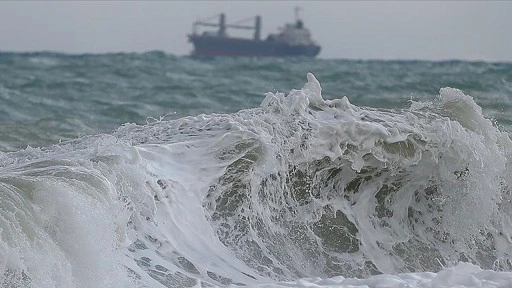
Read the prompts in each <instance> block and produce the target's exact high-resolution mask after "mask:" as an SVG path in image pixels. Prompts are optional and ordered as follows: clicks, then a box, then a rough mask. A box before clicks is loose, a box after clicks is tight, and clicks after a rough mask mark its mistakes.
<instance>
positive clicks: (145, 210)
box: [0, 74, 512, 288]
mask: <svg viewBox="0 0 512 288" xmlns="http://www.w3.org/2000/svg"><path fill="white" fill-rule="evenodd" d="M511 144H512V143H511V142H510V139H509V137H508V135H507V134H506V133H502V132H500V131H499V130H498V129H496V128H495V127H494V126H493V125H492V123H491V122H490V121H489V120H487V119H485V118H484V117H483V116H482V114H481V111H480V109H479V107H478V106H477V105H476V104H475V103H474V102H473V100H472V99H471V98H470V97H469V96H466V95H464V94H463V93H462V92H460V91H459V90H456V89H442V90H441V91H440V96H439V101H438V102H435V103H430V104H428V105H420V104H413V105H412V107H411V108H410V109H404V110H377V109H370V108H365V107H357V106H355V105H352V104H351V103H350V102H349V100H348V99H347V98H342V99H337V100H323V98H322V95H321V87H320V84H319V82H318V81H317V80H316V79H315V77H314V76H313V75H312V74H309V75H308V83H307V84H306V85H305V87H304V88H303V89H301V90H292V91H291V92H290V93H289V94H288V95H285V94H283V93H269V94H267V96H266V98H265V100H264V101H263V102H262V104H261V108H258V109H252V110H244V111H240V112H238V113H235V114H226V115H200V116H196V117H186V118H182V119H178V120H173V121H157V122H154V123H151V124H148V125H145V126H138V125H133V124H130V125H124V126H123V127H121V128H119V129H118V131H116V132H115V133H113V134H112V135H98V136H96V137H87V138H81V139H77V140H75V141H72V142H69V143H63V144H61V145H58V146H54V147H49V148H47V149H26V150H22V151H18V152H14V153H8V154H2V155H1V158H0V163H1V168H0V169H1V171H2V173H1V175H0V207H1V209H0V236H1V241H0V260H1V261H0V282H1V283H2V284H3V285H4V286H7V287H25V286H26V287H202V286H201V285H203V286H205V287H223V286H232V287H238V286H240V287H243V286H248V287H422V288H423V287H467V288H472V287H509V286H511V287H512V273H511V272H499V271H503V270H505V271H510V268H511V262H512V258H511V256H510V255H512V245H511V241H510V235H511V233H512V226H511V223H512V221H511V216H510V215H511V214H510V213H511V212H510V211H512V210H511V209H510V208H511V204H510V203H511V195H510V190H509V189H508V187H509V184H510V183H509V181H510V179H511V178H510V177H509V176H510V171H511V170H510V164H509V159H510V147H512V145H511ZM470 262H471V263H473V264H470Z"/></svg>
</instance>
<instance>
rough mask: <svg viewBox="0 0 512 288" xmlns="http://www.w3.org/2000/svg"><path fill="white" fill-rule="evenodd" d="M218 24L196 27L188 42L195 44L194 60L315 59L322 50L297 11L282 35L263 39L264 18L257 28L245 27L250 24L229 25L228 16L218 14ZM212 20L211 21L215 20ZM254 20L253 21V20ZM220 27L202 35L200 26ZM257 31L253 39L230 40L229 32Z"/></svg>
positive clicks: (257, 21)
mask: <svg viewBox="0 0 512 288" xmlns="http://www.w3.org/2000/svg"><path fill="white" fill-rule="evenodd" d="M215 18H218V22H217V23H212V22H208V21H209V20H206V21H196V22H194V24H193V26H192V34H190V35H188V39H189V41H190V42H192V44H193V45H194V50H193V52H192V56H193V57H194V56H195V57H215V56H231V57H290V56H292V57H293V56H296V57H300V56H302V57H315V56H316V55H318V53H319V52H320V49H321V47H320V46H319V45H317V44H316V43H315V42H314V41H313V40H312V39H311V33H310V32H309V30H308V29H307V28H306V27H304V23H303V22H302V20H301V19H300V18H299V16H298V9H295V23H293V24H290V23H287V24H285V26H284V27H283V28H281V29H280V31H279V33H276V34H270V35H268V37H266V38H265V39H264V40H263V39H261V16H255V17H254V25H247V24H243V22H245V21H247V20H248V19H246V20H243V21H238V22H236V23H233V24H226V16H225V15H224V13H221V14H220V15H216V16H215ZM211 19H212V18H210V21H211ZM250 19H252V18H250ZM201 26H203V27H218V30H216V31H204V32H202V33H199V32H198V28H199V27H201ZM228 28H231V29H249V30H254V35H253V37H252V38H241V37H230V36H229V35H228V33H227V29H228Z"/></svg>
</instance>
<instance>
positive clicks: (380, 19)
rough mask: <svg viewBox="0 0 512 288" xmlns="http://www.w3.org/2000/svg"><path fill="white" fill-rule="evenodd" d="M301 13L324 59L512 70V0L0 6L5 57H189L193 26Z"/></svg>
mask: <svg viewBox="0 0 512 288" xmlns="http://www.w3.org/2000/svg"><path fill="white" fill-rule="evenodd" d="M296 6H300V7H301V8H302V12H301V14H300V15H301V18H302V19H303V21H304V23H305V25H306V27H307V28H309V29H310V31H311V33H312V34H313V38H314V40H316V41H317V42H318V43H319V44H320V45H321V46H322V51H321V52H320V55H319V57H321V58H349V59H425V60H446V59H463V60H484V61H507V62H512V2H511V1H496V2H490V1H481V2H477V1H451V2H447V1H439V2H435V1H424V2H421V1H389V2H386V1H375V2H372V1H355V2H346V1H305V2H298V1H252V2H248V1H155V2H148V1H112V2H110V1H82V2H79V1H55V2H52V1H34V2H31V1H9V2H5V1H0V51H41V50H50V51H58V52H67V53H101V52H144V51H150V50H161V51H165V52H168V53H172V54H176V55H187V54H189V53H190V51H191V50H192V45H191V43H189V42H187V34H189V33H190V32H191V30H192V28H191V26H192V22H194V21H195V20H197V19H203V18H207V17H209V16H212V15H215V14H218V13H221V12H224V13H225V14H226V18H227V22H228V23H230V22H236V21H237V20H240V19H244V18H247V17H251V16H254V15H261V16H262V20H263V31H262V35H263V37H266V35H267V34H269V33H273V32H276V31H277V29H278V28H279V27H281V26H283V24H284V23H285V22H292V21H293V19H294V7H296ZM228 33H229V30H228ZM247 36H248V37H250V36H251V33H250V32H248V33H247Z"/></svg>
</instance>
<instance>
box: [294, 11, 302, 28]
mask: <svg viewBox="0 0 512 288" xmlns="http://www.w3.org/2000/svg"><path fill="white" fill-rule="evenodd" d="M300 10H302V8H301V7H299V6H296V7H295V27H296V28H298V29H302V28H303V27H304V23H302V20H300V17H299V11H300Z"/></svg>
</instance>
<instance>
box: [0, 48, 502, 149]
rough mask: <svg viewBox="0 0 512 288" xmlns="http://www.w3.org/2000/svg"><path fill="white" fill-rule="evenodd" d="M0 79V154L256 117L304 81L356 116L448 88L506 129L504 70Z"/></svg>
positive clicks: (370, 65) (67, 61)
mask: <svg viewBox="0 0 512 288" xmlns="http://www.w3.org/2000/svg"><path fill="white" fill-rule="evenodd" d="M0 71H1V73H0V123H1V125H0V135H1V136H0V151H14V150H19V149H20V148H25V147H26V146H27V145H29V146H32V147H38V146H47V145H51V144H54V143H57V142H59V141H61V140H69V139H73V138H76V137H78V136H80V135H83V134H95V133H99V132H108V131H111V130H113V129H116V128H118V127H119V126H120V125H122V124H124V123H138V124H143V123H145V122H146V121H147V120H148V118H156V119H160V117H163V116H166V119H175V118H180V117H183V116H188V115H198V114H202V113H206V114H210V113H233V112H236V111H239V110H241V109H246V108H254V107H258V106H259V105H260V104H261V101H262V100H263V99H264V97H265V96H264V95H265V93H266V92H276V91H278V92H286V93H287V92H288V91H290V90H292V89H300V88H301V87H302V85H303V83H304V81H305V75H306V73H308V72H312V73H313V74H314V75H315V76H316V77H317V79H318V80H319V81H320V83H321V84H322V88H323V97H324V98H325V99H334V98H341V97H343V96H347V97H348V98H349V100H350V101H351V102H352V103H353V104H355V105H358V106H367V107H374V108H402V107H407V106H408V105H409V104H408V101H409V100H411V99H412V100H416V101H429V100H432V99H434V98H436V96H437V95H438V93H439V89H440V88H442V87H453V88H458V89H461V90H462V91H464V93H465V94H466V95H470V96H473V97H474V98H475V102H476V103H477V104H478V105H480V106H481V107H482V109H483V111H484V115H485V116H486V117H489V118H492V119H495V121H496V122H497V123H498V124H499V125H500V126H501V128H502V129H504V130H509V129H510V125H511V124H512V109H511V108H512V102H511V99H512V64H510V63H485V62H462V61H448V62H427V61H355V60H325V59H225V58H219V59H211V60H206V61H199V60H194V59H190V58H187V57H177V56H173V55H169V54H165V53H162V52H148V53H142V54H139V53H137V54H134V53H119V54H90V55H89V54H88V55H66V54H58V53H0ZM150 120H151V119H150Z"/></svg>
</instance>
